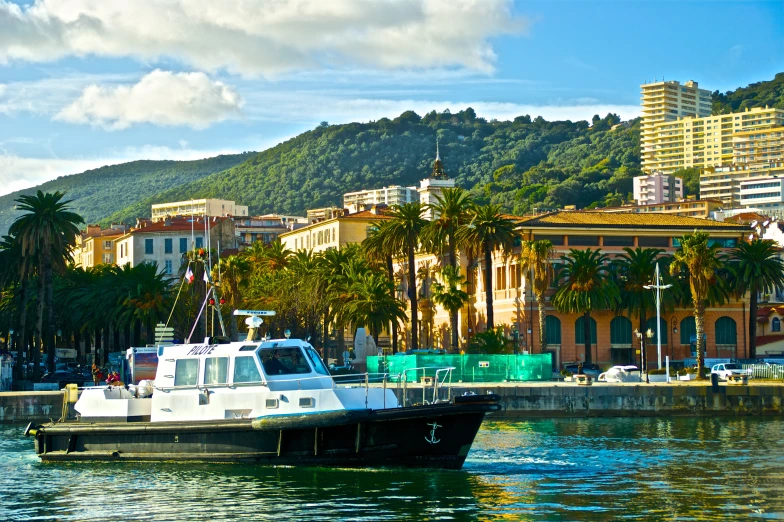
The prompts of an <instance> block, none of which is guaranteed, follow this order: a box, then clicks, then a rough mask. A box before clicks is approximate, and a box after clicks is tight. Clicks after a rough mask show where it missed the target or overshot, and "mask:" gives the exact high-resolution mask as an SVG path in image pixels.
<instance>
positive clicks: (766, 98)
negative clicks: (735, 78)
mask: <svg viewBox="0 0 784 522" xmlns="http://www.w3.org/2000/svg"><path fill="white" fill-rule="evenodd" d="M766 105H767V106H768V107H774V108H777V109H784V73H778V74H776V76H775V77H774V78H773V79H772V80H769V81H765V82H757V83H752V84H749V85H748V86H746V87H740V88H738V89H735V90H734V91H727V92H725V93H720V92H719V91H715V92H714V93H713V114H727V113H730V112H737V111H742V110H744V109H750V108H752V107H764V106H766Z"/></svg>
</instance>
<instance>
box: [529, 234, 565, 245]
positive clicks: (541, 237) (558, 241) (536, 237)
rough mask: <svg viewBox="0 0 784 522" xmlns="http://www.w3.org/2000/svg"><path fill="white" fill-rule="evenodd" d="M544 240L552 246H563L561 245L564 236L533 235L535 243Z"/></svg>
mask: <svg viewBox="0 0 784 522" xmlns="http://www.w3.org/2000/svg"><path fill="white" fill-rule="evenodd" d="M545 239H546V240H548V241H550V243H552V244H553V246H563V244H564V236H550V235H544V234H534V240H535V241H542V240H545Z"/></svg>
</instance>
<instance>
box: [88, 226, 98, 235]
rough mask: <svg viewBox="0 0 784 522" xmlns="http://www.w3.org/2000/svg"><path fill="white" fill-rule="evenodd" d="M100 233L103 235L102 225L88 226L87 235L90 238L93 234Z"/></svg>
mask: <svg viewBox="0 0 784 522" xmlns="http://www.w3.org/2000/svg"><path fill="white" fill-rule="evenodd" d="M100 233H101V227H100V225H87V235H88V236H89V235H91V234H100Z"/></svg>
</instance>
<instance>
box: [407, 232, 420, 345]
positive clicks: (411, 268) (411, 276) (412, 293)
mask: <svg viewBox="0 0 784 522" xmlns="http://www.w3.org/2000/svg"><path fill="white" fill-rule="evenodd" d="M408 299H409V300H410V301H411V347H410V348H409V349H410V350H416V349H418V340H419V335H418V333H419V332H417V319H418V318H417V313H419V309H418V308H417V287H416V267H415V264H414V243H413V242H411V244H409V245H408Z"/></svg>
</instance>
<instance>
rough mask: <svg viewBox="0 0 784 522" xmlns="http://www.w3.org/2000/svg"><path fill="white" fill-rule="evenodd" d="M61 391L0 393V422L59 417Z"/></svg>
mask: <svg viewBox="0 0 784 522" xmlns="http://www.w3.org/2000/svg"><path fill="white" fill-rule="evenodd" d="M63 397H64V393H63V392H61V391H48V392H46V391H36V392H2V393H0V424H3V423H5V424H8V423H17V422H31V421H35V422H44V421H48V420H49V419H55V420H56V419H59V418H60V416H61V415H62V411H63Z"/></svg>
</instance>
